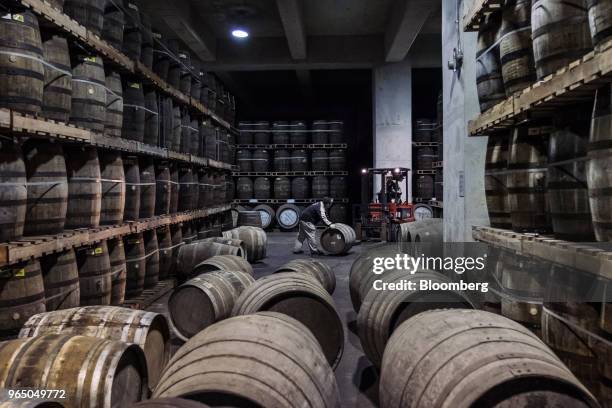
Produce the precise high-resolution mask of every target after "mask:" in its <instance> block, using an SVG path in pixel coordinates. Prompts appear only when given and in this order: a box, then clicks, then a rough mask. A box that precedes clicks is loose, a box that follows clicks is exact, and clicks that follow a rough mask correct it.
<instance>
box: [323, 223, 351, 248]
mask: <svg viewBox="0 0 612 408" xmlns="http://www.w3.org/2000/svg"><path fill="white" fill-rule="evenodd" d="M356 239H357V237H356V235H355V230H354V229H353V228H351V227H350V226H348V225H346V224H334V228H327V229H325V231H323V233H322V234H321V246H322V247H323V249H324V250H325V251H327V252H329V253H330V254H333V255H340V254H346V253H347V252H348V251H350V250H351V248H352V247H353V245H355V240H356Z"/></svg>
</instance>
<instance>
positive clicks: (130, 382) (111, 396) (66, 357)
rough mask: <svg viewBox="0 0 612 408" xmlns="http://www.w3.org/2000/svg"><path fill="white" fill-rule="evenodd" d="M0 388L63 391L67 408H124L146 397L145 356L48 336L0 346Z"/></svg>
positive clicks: (107, 343)
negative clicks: (1, 386) (2, 363)
mask: <svg viewBox="0 0 612 408" xmlns="http://www.w3.org/2000/svg"><path fill="white" fill-rule="evenodd" d="M0 360H1V361H5V362H7V364H4V365H2V367H0V384H3V386H4V387H7V388H18V387H29V388H39V389H41V388H42V389H56V390H62V391H65V397H66V399H62V400H61V401H62V403H64V404H66V406H69V407H85V406H87V407H89V406H97V407H110V406H115V407H125V406H129V405H130V404H131V403H133V402H137V401H140V400H141V399H144V398H146V397H147V394H148V384H147V368H146V367H147V366H146V361H145V356H144V354H143V352H142V350H141V349H140V347H138V346H136V345H128V344H126V343H123V342H121V341H114V340H105V339H98V338H95V337H86V336H71V335H65V334H47V335H44V336H37V337H32V338H23V339H17V340H11V341H6V342H3V343H0Z"/></svg>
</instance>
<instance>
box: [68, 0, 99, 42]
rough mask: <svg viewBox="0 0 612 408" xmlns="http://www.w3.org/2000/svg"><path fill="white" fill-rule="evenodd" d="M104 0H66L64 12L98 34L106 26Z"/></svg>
mask: <svg viewBox="0 0 612 408" xmlns="http://www.w3.org/2000/svg"><path fill="white" fill-rule="evenodd" d="M105 5H106V1H104V0H65V2H64V13H66V14H68V16H70V17H71V18H73V19H74V20H76V21H77V22H78V23H79V24H81V25H83V26H85V28H87V29H88V30H89V31H91V32H92V33H94V34H95V35H97V36H100V35H101V34H102V28H103V26H104V6H105Z"/></svg>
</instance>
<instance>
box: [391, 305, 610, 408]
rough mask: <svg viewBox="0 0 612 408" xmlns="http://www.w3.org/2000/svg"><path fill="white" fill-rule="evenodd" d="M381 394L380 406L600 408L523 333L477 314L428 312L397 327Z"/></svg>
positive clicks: (547, 351)
mask: <svg viewBox="0 0 612 408" xmlns="http://www.w3.org/2000/svg"><path fill="white" fill-rule="evenodd" d="M416 373H418V375H415V374H416ZM467 384H470V385H467ZM439 385H440V386H439ZM442 385H444V386H442ZM499 389H504V392H503V393H502V394H500V393H499V392H498V390H499ZM380 396H381V401H380V406H381V407H382V408H392V407H420V406H423V404H429V403H428V402H424V401H436V402H435V404H436V406H449V407H450V406H452V407H470V406H477V405H478V404H483V406H496V405H499V406H508V407H521V408H526V407H529V406H532V401H536V400H537V401H538V403H537V405H539V406H566V407H577V408H578V407H580V408H586V407H596V406H598V404H597V402H596V401H595V399H594V397H593V396H592V395H591V394H590V393H589V391H587V389H586V388H584V386H583V385H582V384H580V382H578V380H577V379H576V377H574V375H573V374H572V373H571V372H570V371H569V370H568V369H567V367H565V366H564V365H563V363H561V361H559V359H558V358H557V357H556V356H555V355H554V354H553V353H552V351H551V350H550V349H549V348H548V347H546V345H544V343H542V342H541V341H540V340H539V339H538V338H537V337H536V336H535V335H534V334H532V333H531V332H529V330H528V329H526V328H524V327H522V326H521V325H520V324H518V323H515V322H513V321H511V320H508V319H506V318H504V317H501V316H498V315H495V314H492V313H488V312H483V311H477V310H434V311H428V312H424V313H421V314H419V315H417V316H415V317H413V318H411V319H409V320H408V321H406V322H404V323H403V324H401V325H400V326H399V327H398V328H397V329H396V330H395V332H394V333H393V335H392V336H391V338H390V339H389V342H388V343H387V347H386V349H385V355H384V358H383V362H382V368H381V377H380Z"/></svg>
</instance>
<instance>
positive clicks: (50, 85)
mask: <svg viewBox="0 0 612 408" xmlns="http://www.w3.org/2000/svg"><path fill="white" fill-rule="evenodd" d="M42 45H43V53H44V58H45V62H46V63H47V65H45V85H44V91H43V101H42V112H41V115H42V116H44V117H45V118H49V119H53V120H56V121H59V122H64V123H68V120H69V119H70V109H71V106H72V68H71V67H70V51H69V49H68V41H67V40H66V38H65V37H61V36H59V35H49V36H45V37H43V43H42Z"/></svg>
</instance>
